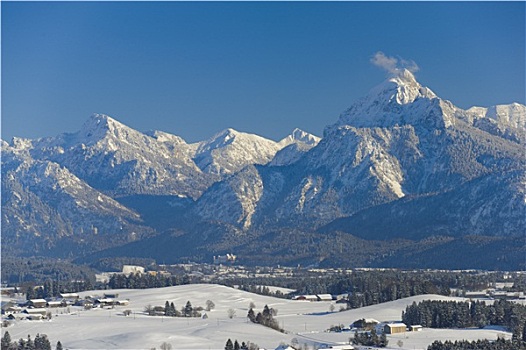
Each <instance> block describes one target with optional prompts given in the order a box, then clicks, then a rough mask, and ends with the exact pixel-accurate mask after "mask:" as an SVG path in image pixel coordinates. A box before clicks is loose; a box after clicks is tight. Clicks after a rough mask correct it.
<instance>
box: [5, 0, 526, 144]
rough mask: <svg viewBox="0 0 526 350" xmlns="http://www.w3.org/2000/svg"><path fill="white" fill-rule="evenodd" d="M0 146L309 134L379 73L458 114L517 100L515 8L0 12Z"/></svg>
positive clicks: (328, 5) (519, 28) (320, 5)
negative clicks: (392, 74)
mask: <svg viewBox="0 0 526 350" xmlns="http://www.w3.org/2000/svg"><path fill="white" fill-rule="evenodd" d="M0 6H1V11H2V24H1V26H2V38H1V39H2V41H1V46H2V57H1V59H2V72H1V73H2V101H1V102H2V109H1V111H2V115H1V117H2V133H1V134H2V138H3V139H5V140H10V139H11V137H13V136H19V137H28V138H36V137H44V136H55V135H57V134H59V133H61V132H74V131H77V130H79V129H80V128H81V126H82V124H83V123H84V122H85V121H86V120H87V119H88V118H89V116H90V115H91V114H93V113H105V114H108V115H110V116H112V117H113V118H115V119H117V120H119V121H121V122H123V123H124V124H126V125H128V126H130V127H133V128H135V129H137V130H141V131H146V130H162V131H166V132H170V133H173V134H176V135H179V136H181V137H183V138H184V139H186V140H187V141H188V142H194V141H197V140H202V139H206V138H209V137H210V136H212V135H213V134H215V133H217V132H219V131H221V130H223V129H225V128H228V127H232V128H234V129H237V130H239V131H246V132H251V133H256V134H259V135H262V136H265V137H268V138H271V139H274V140H278V139H281V138H282V137H284V136H286V135H287V134H288V133H289V132H290V131H292V129H294V128H295V127H299V128H301V129H303V130H306V131H309V132H311V133H314V134H317V135H320V136H321V134H322V132H323V128H324V127H325V126H326V125H328V124H332V123H334V122H336V120H337V118H338V116H339V114H340V113H341V112H342V111H343V110H345V109H346V108H347V107H349V106H350V105H351V104H352V103H353V102H354V101H356V100H357V99H358V98H359V97H361V96H363V95H365V94H366V93H367V92H368V91H369V90H370V89H371V88H372V87H373V86H375V85H377V84H379V83H381V82H382V81H383V80H384V79H385V77H386V73H385V71H382V70H381V69H379V68H378V67H376V66H374V65H373V64H371V58H372V57H373V55H374V54H375V53H377V52H379V51H381V52H383V53H385V55H387V56H391V57H396V58H397V59H398V60H412V61H414V62H416V64H417V65H418V66H419V67H420V70H419V71H418V72H417V73H416V76H417V79H418V80H419V81H420V82H421V83H422V84H423V85H425V86H428V87H429V88H431V89H432V90H433V91H435V93H437V94H438V95H439V96H440V97H442V98H445V99H448V100H451V101H452V102H453V103H454V104H456V105H457V106H459V107H462V108H468V107H470V106H473V105H479V106H490V105H494V104H502V103H511V102H520V103H525V2H403V3H392V2H381V3H379V2H299V3H298V2H153V3H148V2H5V1H2V2H1V5H0Z"/></svg>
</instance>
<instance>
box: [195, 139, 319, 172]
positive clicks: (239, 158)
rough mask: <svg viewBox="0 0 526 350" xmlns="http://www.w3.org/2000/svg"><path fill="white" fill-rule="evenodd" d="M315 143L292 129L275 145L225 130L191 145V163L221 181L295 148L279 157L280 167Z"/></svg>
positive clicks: (316, 140) (272, 142)
mask: <svg viewBox="0 0 526 350" xmlns="http://www.w3.org/2000/svg"><path fill="white" fill-rule="evenodd" d="M319 140H320V138H319V137H317V136H314V135H312V134H309V133H307V132H305V131H302V130H300V129H294V130H293V132H292V133H291V134H290V135H288V136H287V137H285V138H283V139H282V140H281V141H279V142H275V141H272V140H269V139H266V138H264V137H261V136H258V135H254V134H247V133H243V132H239V131H236V130H234V129H226V130H224V131H222V132H220V133H218V134H216V135H214V136H213V137H212V138H210V139H209V140H207V141H203V142H199V143H197V144H195V145H196V150H195V155H194V161H195V162H196V164H197V165H198V166H199V168H200V169H201V170H202V171H203V172H205V173H209V174H214V175H218V176H221V177H224V176H226V175H229V174H233V173H235V172H237V171H240V170H241V169H243V168H244V167H245V166H248V165H256V164H257V165H264V164H268V163H269V162H270V161H272V160H273V158H274V156H276V154H277V153H278V152H279V151H280V150H282V149H284V148H286V147H287V146H293V145H297V146H293V147H291V148H289V149H288V151H287V152H286V153H285V154H283V155H281V156H280V159H281V161H279V162H280V164H281V163H290V162H292V161H294V160H296V159H297V158H298V157H299V155H300V154H301V153H303V152H305V151H306V150H308V149H310V148H312V147H314V146H315V145H316V144H317V143H318V142H319Z"/></svg>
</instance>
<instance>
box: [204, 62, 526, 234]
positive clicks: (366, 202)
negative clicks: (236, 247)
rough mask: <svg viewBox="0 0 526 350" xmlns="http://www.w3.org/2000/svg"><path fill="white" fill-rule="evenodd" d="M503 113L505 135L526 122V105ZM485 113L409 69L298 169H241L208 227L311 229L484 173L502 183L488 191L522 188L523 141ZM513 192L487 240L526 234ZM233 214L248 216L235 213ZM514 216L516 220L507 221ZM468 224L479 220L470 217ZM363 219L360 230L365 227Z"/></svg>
mask: <svg viewBox="0 0 526 350" xmlns="http://www.w3.org/2000/svg"><path fill="white" fill-rule="evenodd" d="M495 109H496V110H503V109H504V110H507V111H509V113H508V115H506V114H504V118H500V120H499V122H500V123H504V124H505V125H510V127H509V128H508V129H506V128H503V129H506V130H511V129H513V128H515V126H516V125H523V124H524V121H525V115H524V111H525V107H524V106H523V105H518V104H514V105H510V106H509V107H505V106H499V107H495ZM489 110H491V108H490V109H489ZM479 112H480V113H478V114H476V113H475V110H473V109H472V110H470V111H469V112H468V111H464V110H462V109H460V108H458V107H456V106H454V105H453V104H452V103H451V102H449V101H447V100H442V99H440V98H438V97H437V96H436V94H434V93H433V92H432V91H431V90H430V89H428V88H426V87H423V86H421V85H420V84H419V83H418V82H417V81H416V79H415V78H414V76H413V75H412V74H411V73H410V72H408V71H403V72H401V74H399V75H397V76H394V77H392V78H390V79H388V80H387V81H385V82H384V83H382V84H380V85H379V86H377V87H376V88H374V89H372V90H371V92H370V93H369V95H367V96H366V97H364V98H363V99H361V100H359V101H357V102H356V103H355V104H354V105H353V106H352V107H351V108H349V109H348V110H347V111H345V112H344V113H343V114H342V115H341V116H340V118H339V120H338V122H337V123H335V124H334V125H331V126H328V127H327V128H326V130H325V132H324V137H323V139H322V140H321V141H320V143H319V144H318V145H317V146H316V147H314V148H313V149H311V150H310V151H308V152H307V153H306V154H305V155H303V156H302V157H300V158H299V159H298V160H297V161H296V162H295V163H293V164H291V165H287V166H282V167H274V168H273V169H272V170H269V169H260V168H256V169H260V170H258V171H257V174H256V172H254V171H252V172H250V173H249V174H250V176H248V174H247V173H246V172H240V173H238V174H236V175H234V177H236V179H229V180H228V183H229V184H227V183H225V185H224V186H223V185H221V184H218V185H216V186H213V187H211V188H210V189H209V190H208V191H207V192H206V193H205V194H204V195H203V196H202V197H201V198H200V199H199V200H198V201H197V203H196V208H197V209H196V210H195V212H197V213H198V214H199V215H200V216H201V217H202V218H203V219H204V220H208V219H209V218H212V217H215V218H218V217H219V218H222V219H223V220H225V222H227V223H229V224H232V225H234V226H236V227H239V228H241V229H244V230H248V229H249V228H250V227H254V228H257V227H266V226H268V225H275V226H289V225H294V226H296V225H299V227H304V228H310V227H319V226H321V225H324V224H328V223H330V222H331V221H332V220H335V219H338V218H343V217H347V216H353V215H358V214H359V213H360V212H361V211H362V210H367V209H370V210H372V211H374V208H375V207H376V206H378V205H385V204H386V203H394V202H396V201H398V200H399V199H401V198H405V197H407V196H408V197H409V198H410V197H418V196H422V195H431V196H432V195H438V194H441V193H445V192H448V191H452V190H455V189H457V188H459V187H460V186H462V185H463V184H464V183H467V182H469V181H472V180H474V179H477V178H480V177H482V176H488V175H491V174H494V175H495V176H492V177H490V179H493V181H495V183H494V184H491V183H488V182H486V186H489V188H492V187H493V188H497V187H498V186H497V185H499V181H501V180H502V181H512V182H513V181H515V180H512V179H509V178H507V177H506V176H504V175H505V174H506V173H508V172H512V171H521V170H523V169H524V153H523V148H522V146H521V145H520V142H513V139H511V138H504V137H501V135H500V134H498V133H494V132H491V130H490V131H488V130H486V128H481V127H480V125H481V123H480V122H477V121H480V120H484V118H486V119H487V118H488V117H487V110H479ZM475 114H476V115H475ZM491 119H492V120H495V118H491ZM506 120H508V121H512V122H511V123H506ZM515 129H516V128H515ZM515 129H514V130H515ZM510 134H512V133H510ZM271 164H272V163H271ZM263 170H264V171H263ZM262 173H265V176H262V175H261V174H262ZM252 179H254V180H255V181H256V182H255V184H257V188H258V191H253V192H252V193H248V192H243V191H241V192H240V191H239V188H236V187H234V186H232V185H230V184H232V183H238V184H243V186H242V187H247V185H246V184H247V183H250V181H254V180H252ZM467 187H469V186H467ZM467 187H466V188H467ZM505 188H506V189H507V191H508V192H507V196H501V197H499V198H500V200H501V202H500V206H499V205H496V206H492V210H491V213H492V214H494V215H495V216H494V217H495V218H499V219H498V220H499V223H502V225H501V226H502V229H501V230H500V231H501V232H498V231H492V232H487V231H490V230H489V228H488V229H487V230H486V231H485V232H483V233H486V234H492V235H493V234H495V235H500V234H504V235H513V234H520V229H521V228H522V227H523V224H524V220H522V219H521V216H523V215H521V214H523V213H524V208H525V207H524V200H523V196H522V197H521V196H520V195H519V196H517V195H515V194H516V192H517V186H513V184H511V183H510V186H507V187H506V186H505ZM229 189H230V192H229ZM213 191H219V192H221V195H219V194H216V193H211V192H213ZM466 191H468V192H469V191H472V190H469V189H466ZM475 192H476V191H475ZM221 198H229V201H230V203H231V205H230V206H229V207H228V208H225V205H224V204H221V203H219V202H218V201H219V200H220V199H221ZM213 199H215V200H213ZM450 204H451V203H447V201H445V202H440V203H435V205H439V206H448V205H450ZM471 205H472V204H470V203H464V206H460V207H459V206H457V208H458V209H459V210H464V212H465V213H472V212H473V211H472V210H467V207H469V206H471ZM234 207H235V208H242V210H241V209H240V210H239V211H238V212H233V211H232V208H234ZM499 208H500V209H499ZM502 208H508V209H509V208H514V209H513V210H514V212H513V215H511V216H509V215H508V216H506V215H505V213H504V209H502ZM223 209H228V210H225V211H223ZM437 209H438V208H437ZM508 209H506V210H508ZM466 215H471V214H466ZM506 217H507V218H512V221H513V222H512V223H507V224H504V222H505V221H506V219H505V218H506ZM496 220H497V219H496ZM446 221H447V220H446ZM457 221H458V220H456V221H455V220H452V221H451V223H453V222H457ZM462 221H463V222H470V220H469V218H464V220H462ZM355 222H358V223H356V225H358V226H359V220H358V221H355ZM407 224H410V222H407ZM491 226H492V227H495V225H491ZM497 226H498V225H497ZM462 229H467V230H468V231H469V230H470V227H469V225H468V226H467V227H466V225H463V226H462ZM444 230H445V231H448V230H449V231H450V232H451V234H459V231H460V227H459V228H454V227H452V225H449V226H447V227H446V228H445V229H444ZM482 231H484V230H482ZM473 232H477V233H480V232H481V228H480V227H477V228H476V229H475V228H473Z"/></svg>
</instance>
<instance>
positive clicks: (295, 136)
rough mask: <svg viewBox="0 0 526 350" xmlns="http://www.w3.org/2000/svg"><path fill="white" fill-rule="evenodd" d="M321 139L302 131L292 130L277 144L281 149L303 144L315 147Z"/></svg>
mask: <svg viewBox="0 0 526 350" xmlns="http://www.w3.org/2000/svg"><path fill="white" fill-rule="evenodd" d="M320 140H321V138H320V137H318V136H315V135H312V134H310V133H308V132H306V131H303V130H301V129H298V128H296V129H294V130H292V133H291V134H290V135H288V136H286V137H285V138H283V139H282V140H281V141H279V142H278V144H279V146H280V147H281V148H284V147H286V146H288V145H291V144H294V143H296V144H304V145H308V146H312V147H314V146H316V145H317V144H318V142H320Z"/></svg>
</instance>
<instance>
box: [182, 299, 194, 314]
mask: <svg viewBox="0 0 526 350" xmlns="http://www.w3.org/2000/svg"><path fill="white" fill-rule="evenodd" d="M193 310H194V309H193V307H192V303H191V302H190V300H188V301H187V302H186V305H185V307H184V317H191V316H192V311H193Z"/></svg>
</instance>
